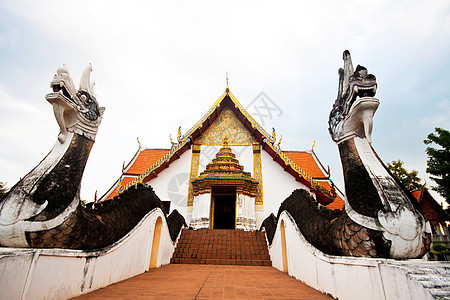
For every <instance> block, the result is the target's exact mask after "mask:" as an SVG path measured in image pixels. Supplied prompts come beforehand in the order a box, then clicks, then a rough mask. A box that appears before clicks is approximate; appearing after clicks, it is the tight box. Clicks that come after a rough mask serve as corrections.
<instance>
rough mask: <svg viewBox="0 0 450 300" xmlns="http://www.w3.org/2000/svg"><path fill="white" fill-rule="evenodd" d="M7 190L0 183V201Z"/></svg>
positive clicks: (4, 185) (2, 183) (3, 184)
mask: <svg viewBox="0 0 450 300" xmlns="http://www.w3.org/2000/svg"><path fill="white" fill-rule="evenodd" d="M8 190H9V189H8V188H7V187H6V183H4V182H1V181H0V200H2V199H3V197H4V196H5V195H6V193H7V192H8Z"/></svg>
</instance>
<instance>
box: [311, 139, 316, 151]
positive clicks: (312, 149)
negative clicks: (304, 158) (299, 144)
mask: <svg viewBox="0 0 450 300" xmlns="http://www.w3.org/2000/svg"><path fill="white" fill-rule="evenodd" d="M315 146H316V140H314V143H313V145H312V147H311V151H313V152H314V147H315Z"/></svg>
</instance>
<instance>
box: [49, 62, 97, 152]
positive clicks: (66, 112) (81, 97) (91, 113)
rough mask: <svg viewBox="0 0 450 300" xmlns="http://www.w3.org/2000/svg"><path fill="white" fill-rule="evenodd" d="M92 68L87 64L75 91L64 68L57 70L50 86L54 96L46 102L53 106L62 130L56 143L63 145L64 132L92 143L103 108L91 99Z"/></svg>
mask: <svg viewBox="0 0 450 300" xmlns="http://www.w3.org/2000/svg"><path fill="white" fill-rule="evenodd" d="M91 72H92V66H91V65H90V64H89V65H88V66H87V67H86V69H85V70H84V72H83V74H82V75H81V80H80V87H79V89H78V90H77V89H76V87H75V85H74V83H73V81H72V78H71V76H70V74H69V70H68V69H67V67H66V66H65V65H63V66H62V67H61V68H59V69H58V70H57V71H56V74H55V76H54V77H53V80H52V82H51V83H50V87H51V88H52V89H53V93H50V94H47V95H46V96H45V99H47V101H48V102H50V103H51V104H52V105H53V112H54V114H55V118H56V121H57V122H58V125H59V128H60V130H61V132H60V134H59V135H58V140H59V142H60V143H61V144H62V143H64V142H65V140H66V137H67V133H68V132H73V133H78V134H80V135H83V136H85V137H87V138H89V139H90V140H92V141H94V140H95V135H96V134H97V129H98V126H99V125H100V122H101V119H102V115H103V112H104V110H105V108H104V107H99V105H98V103H97V100H96V99H95V96H94V82H91V81H90V75H91Z"/></svg>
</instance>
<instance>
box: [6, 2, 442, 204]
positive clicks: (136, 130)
mask: <svg viewBox="0 0 450 300" xmlns="http://www.w3.org/2000/svg"><path fill="white" fill-rule="evenodd" d="M449 8H450V4H449V3H448V1H446V0H442V1H413V2H410V1H396V2H395V3H393V2H392V1H372V2H367V1H365V2H360V1H356V0H355V1H344V2H337V1H314V2H311V1H310V2H307V3H304V2H297V1H278V2H268V1H249V2H242V1H226V2H225V1H215V2H214V3H212V2H208V1H198V2H196V1H190V2H185V1H175V2H173V1H171V2H153V1H127V2H126V3H125V2H115V1H56V0H48V1H3V2H2V4H0V10H1V12H2V13H3V14H8V15H9V16H10V18H8V20H9V21H8V23H3V24H2V21H0V24H1V25H3V26H0V28H1V29H0V45H1V44H2V43H3V44H5V43H6V44H7V45H8V47H9V48H8V49H9V50H8V51H6V50H5V49H0V54H2V57H3V60H2V59H0V62H1V61H4V62H5V64H6V65H7V66H8V67H7V68H2V67H1V66H0V78H2V79H4V82H3V83H2V84H3V85H4V88H3V89H0V93H1V94H0V96H1V97H2V98H0V101H1V103H0V108H3V109H2V111H0V135H1V137H2V138H6V139H7V141H8V147H7V148H8V149H10V150H8V151H10V152H15V153H20V155H17V157H20V158H15V157H13V156H10V155H9V154H6V152H0V157H1V159H3V161H8V162H9V163H8V166H9V167H8V168H9V169H11V168H14V169H15V170H14V172H16V173H21V174H22V175H21V176H23V175H24V174H25V173H26V172H27V171H28V170H29V169H31V168H32V167H34V165H32V164H30V165H27V166H26V167H24V166H23V164H22V161H26V159H25V158H24V157H33V159H31V160H37V158H36V159H34V157H35V156H39V155H41V154H42V153H44V154H45V153H46V151H48V150H50V147H51V145H52V143H53V141H54V140H55V139H56V133H57V125H56V122H55V121H54V119H53V116H52V115H51V108H50V106H49V105H48V104H47V103H45V100H43V96H44V94H45V93H46V91H48V90H47V88H48V82H49V81H50V80H51V75H52V72H54V70H56V68H57V67H59V66H60V65H61V64H63V63H65V64H66V65H67V66H68V67H69V69H70V71H71V73H72V75H73V78H74V81H75V82H78V78H79V75H80V74H81V72H82V70H83V68H84V67H85V65H86V64H87V63H89V62H91V63H92V64H93V66H94V71H93V74H92V78H93V79H94V80H96V82H97V85H96V94H97V95H98V101H99V103H100V104H101V105H102V106H106V108H107V109H106V112H105V116H104V120H103V122H102V124H101V126H100V129H99V134H98V136H97V141H96V144H95V145H94V148H93V150H92V154H91V157H90V159H89V162H88V165H87V169H86V173H85V177H84V179H83V188H82V195H83V197H84V198H87V199H90V198H92V197H93V194H94V191H95V190H96V189H98V190H99V194H102V193H103V192H104V191H105V190H106V189H107V188H109V186H110V185H112V183H113V182H114V180H115V179H116V178H117V176H118V175H119V173H120V168H121V166H122V161H124V160H125V161H127V162H128V160H129V159H130V158H131V156H132V155H133V154H134V152H135V151H136V149H137V142H136V137H137V136H139V137H140V140H141V142H142V144H143V145H144V146H148V147H168V146H169V139H168V135H169V134H170V133H172V135H174V134H175V133H176V130H177V128H178V126H180V125H181V126H182V129H183V131H186V130H188V129H189V128H190V127H191V126H192V125H193V124H194V123H195V122H196V121H197V120H198V119H200V117H201V116H202V115H203V114H204V113H205V112H206V111H207V110H208V109H209V107H210V105H212V104H213V102H214V101H215V100H216V99H217V97H218V96H219V95H220V94H221V93H222V92H223V90H224V88H225V72H227V71H228V72H229V78H230V87H231V90H232V92H233V93H234V94H235V95H236V96H237V98H238V100H239V101H240V102H241V103H242V104H243V105H244V106H245V105H246V104H248V103H250V102H251V101H252V100H253V99H254V97H256V96H257V95H258V94H259V93H260V92H261V91H264V92H266V93H267V94H268V95H269V97H271V99H272V100H274V101H276V103H277V105H279V106H280V107H281V108H282V110H283V112H284V114H283V117H282V118H280V120H279V122H278V124H276V126H275V127H276V129H277V132H278V134H279V135H280V134H283V144H282V145H284V147H285V149H297V150H304V149H308V148H310V147H311V145H312V143H313V141H314V140H316V141H317V143H316V145H317V146H316V151H317V152H318V153H319V154H320V155H321V160H322V162H323V163H324V164H330V165H331V167H332V170H333V175H334V176H336V177H341V176H342V175H341V173H340V162H339V156H338V152H337V147H336V146H335V145H334V143H333V142H332V141H331V139H330V137H329V135H328V132H327V118H328V112H329V109H330V108H331V105H332V103H333V102H334V97H335V96H336V90H337V69H338V68H339V67H341V66H342V60H341V55H342V51H343V50H345V49H349V50H351V52H352V55H353V61H354V64H355V65H356V64H363V65H365V66H366V67H368V69H369V71H370V72H373V73H374V74H375V75H376V76H377V77H378V80H379V95H380V100H381V106H382V107H380V110H379V111H378V112H377V114H378V115H379V116H378V115H377V116H376V120H375V121H376V122H375V124H374V126H375V129H374V130H375V131H377V128H378V132H377V133H375V135H374V137H375V138H376V140H375V141H374V143H375V145H376V146H377V147H380V148H381V149H380V150H379V152H380V153H394V154H393V155H400V154H402V153H403V154H404V156H407V155H410V156H408V157H411V158H410V160H414V161H412V162H407V161H406V159H404V160H405V163H410V164H411V165H413V166H416V165H417V166H423V144H422V142H421V140H423V138H420V139H417V140H414V139H413V138H411V137H409V136H408V142H405V143H404V145H403V144H401V145H400V146H399V143H398V142H396V141H395V140H396V139H397V140H398V137H399V136H400V137H402V136H406V133H405V127H403V126H399V124H409V123H414V122H415V121H416V120H421V121H420V124H422V125H423V126H431V125H432V126H435V125H434V124H435V123H439V124H444V125H445V124H447V125H448V120H449V119H450V118H449V109H448V101H447V102H445V101H444V104H443V105H444V107H442V106H441V107H439V106H435V105H436V103H435V102H436V100H435V99H448V88H447V85H445V86H444V85H443V86H444V87H443V88H442V87H441V89H439V90H436V91H435V94H434V96H435V97H439V98H433V99H430V100H429V102H427V103H426V104H423V105H426V106H427V107H428V109H427V110H426V111H427V113H428V115H427V116H421V117H418V118H414V120H413V122H411V119H410V118H411V116H413V115H414V114H413V113H412V111H411V110H413V109H414V110H415V112H417V106H416V107H412V106H410V105H409V104H410V103H411V100H410V99H412V98H414V97H417V96H416V94H415V93H414V90H413V88H415V87H417V86H418V85H419V82H418V78H426V76H425V77H424V75H425V74H433V75H434V74H435V75H436V76H441V77H442V76H443V74H442V71H440V70H442V69H437V68H438V67H440V68H442V64H443V65H447V64H450V60H449V59H448V58H447V56H448V53H449V50H450V42H449V39H448V36H450V18H449V17H448V16H449V15H450V14H449V13H448V12H449ZM11 20H12V21H11ZM417 20H420V21H417ZM3 22H5V21H3ZM24 49H26V52H27V54H28V55H19V54H20V53H21V52H23V51H25V50H24ZM17 53H19V54H17ZM37 68H42V70H41V69H37ZM447 69H448V68H444V70H447ZM33 77H35V78H33ZM47 77H48V78H47ZM430 78H432V76H430ZM433 79H434V77H433ZM444 79H445V78H444ZM6 84H8V86H5V85H6ZM430 87H433V88H434V86H433V83H432V80H429V81H427V82H420V88H421V89H424V90H426V89H428V88H430ZM436 89H437V88H436ZM6 91H8V92H7V93H6ZM24 92H26V93H27V95H35V98H36V99H41V100H36V101H34V100H33V102H32V101H30V100H28V98H27V99H23V98H22V96H17V95H15V94H14V93H17V94H18V95H23V93H24ZM5 93H6V94H5ZM5 95H6V96H7V97H9V98H8V99H7V100H3V96H5ZM11 95H13V96H11ZM16 98H19V99H16ZM5 99H6V98H5ZM414 99H416V98H414ZM413 102H414V103H418V102H419V101H417V100H414V101H413ZM45 107H47V108H45ZM430 107H431V108H430ZM399 109H401V113H398V114H397V116H396V118H397V119H394V118H388V117H386V116H387V115H388V113H389V112H390V111H393V110H399ZM424 111H425V110H424ZM383 114H384V115H383ZM43 120H44V121H43ZM378 120H383V122H384V124H380V122H379V121H378ZM377 121H378V123H377ZM33 124H41V125H45V128H42V129H40V130H34V131H33V134H31V133H30V130H31V128H34V126H33ZM444 125H440V126H443V127H445V126H444ZM382 128H383V129H384V128H389V130H384V131H383V132H380V130H381V129H382ZM266 129H267V130H269V131H270V128H266ZM37 131H38V132H37ZM408 134H409V132H408ZM23 135H25V136H26V138H25V139H24V138H20V137H21V136H23ZM405 138H406V137H405ZM42 141H45V142H42ZM395 142H396V143H395ZM30 144H32V145H33V149H30V151H29V152H30V153H22V150H21V149H24V148H27V147H29V145H30ZM36 145H38V146H39V147H38V146H36ZM40 147H42V149H41V148H40ZM44 148H45V149H44ZM413 154H414V155H413ZM42 157H43V155H42V156H40V158H42ZM398 158H403V157H393V158H392V159H398ZM389 159H390V157H389ZM0 163H1V161H0ZM14 165H21V166H22V167H20V168H16V167H14ZM3 166H6V163H5V164H2V165H1V166H0V168H6V167H3ZM421 168H422V169H421V170H419V171H420V172H423V173H424V169H423V167H421ZM16 169H17V171H16ZM3 170H6V169H3ZM3 170H2V169H0V171H1V172H0V174H5V173H4V172H6V171H3ZM2 176H3V175H2ZM16 177H17V176H16ZM0 180H2V178H0ZM8 180H9V181H10V179H8ZM340 187H341V188H342V187H343V186H342V184H340Z"/></svg>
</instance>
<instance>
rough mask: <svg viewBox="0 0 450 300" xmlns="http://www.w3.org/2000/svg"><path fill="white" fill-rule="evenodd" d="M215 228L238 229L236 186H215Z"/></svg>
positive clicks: (213, 205) (213, 207) (213, 202)
mask: <svg viewBox="0 0 450 300" xmlns="http://www.w3.org/2000/svg"><path fill="white" fill-rule="evenodd" d="M211 211H212V217H213V218H212V219H213V224H212V225H213V226H212V228H213V229H236V188H235V187H231V188H230V187H218V188H213V201H212V210H211Z"/></svg>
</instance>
